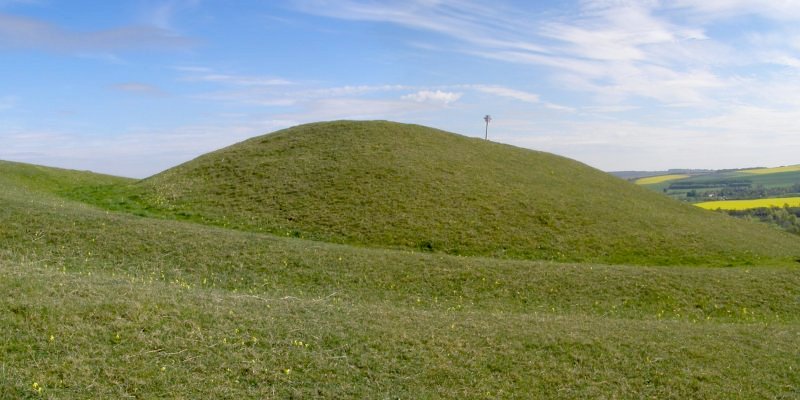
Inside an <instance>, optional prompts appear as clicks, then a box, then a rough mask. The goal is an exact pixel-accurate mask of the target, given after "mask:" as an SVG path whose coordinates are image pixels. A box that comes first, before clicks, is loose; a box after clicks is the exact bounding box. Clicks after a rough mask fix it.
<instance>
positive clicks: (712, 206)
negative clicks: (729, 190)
mask: <svg viewBox="0 0 800 400" xmlns="http://www.w3.org/2000/svg"><path fill="white" fill-rule="evenodd" d="M784 204H788V205H790V206H791V207H800V197H776V198H771V199H755V200H721V201H706V202H703V203H696V204H695V205H696V206H698V207H702V208H705V209H707V210H716V209H717V208H721V209H723V210H747V209H749V208H761V207H783V205H784Z"/></svg>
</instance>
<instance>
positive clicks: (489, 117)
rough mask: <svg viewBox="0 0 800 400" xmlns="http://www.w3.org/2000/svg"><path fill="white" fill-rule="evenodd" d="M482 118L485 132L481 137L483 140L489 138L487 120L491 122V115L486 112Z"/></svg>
mask: <svg viewBox="0 0 800 400" xmlns="http://www.w3.org/2000/svg"><path fill="white" fill-rule="evenodd" d="M483 120H484V121H486V134H485V136H484V137H483V139H484V140H489V122H492V116H491V115H489V114H486V116H485V117H483Z"/></svg>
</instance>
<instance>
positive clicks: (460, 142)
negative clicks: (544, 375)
mask: <svg viewBox="0 0 800 400" xmlns="http://www.w3.org/2000/svg"><path fill="white" fill-rule="evenodd" d="M98 193H105V196H106V198H105V199H102V200H98V201H95V202H96V203H98V204H100V203H102V204H105V206H111V207H113V206H114V204H115V203H114V202H115V201H114V200H113V199H112V198H113V197H114V196H117V197H118V198H119V199H121V200H119V201H123V202H131V201H133V202H134V203H136V207H139V208H141V209H144V210H146V212H147V213H151V214H160V215H171V216H176V217H180V218H185V219H191V220H196V221H201V222H204V223H211V224H217V225H222V226H228V227H235V228H237V229H242V230H251V231H259V232H269V233H273V234H278V235H291V236H298V237H304V238H311V239H314V240H322V241H330V242H338V243H348V244H358V245H365V246H373V247H375V246H377V247H392V248H408V249H416V250H423V251H439V252H445V253H450V254H461V255H480V256H491V257H507V258H524V259H547V260H559V261H591V262H603V263H631V264H713V265H727V264H743V263H744V264H747V263H754V262H759V263H763V262H764V261H765V260H767V259H773V260H774V259H790V258H791V257H793V256H797V255H798V254H800V241H798V239H797V238H795V237H791V236H789V235H786V234H783V233H780V232H776V231H774V230H772V229H769V228H767V227H763V226H761V225H756V224H754V223H745V222H740V221H735V220H733V219H732V218H729V217H726V216H723V215H717V214H715V213H712V212H708V211H704V210H699V209H696V208H695V207H691V206H689V205H684V204H680V203H678V202H675V201H672V200H670V199H668V198H665V197H664V196H661V195H659V194H657V193H652V192H650V191H648V190H645V189H643V188H640V187H637V186H636V185H633V184H631V183H629V182H625V181H623V180H620V179H618V178H615V177H613V176H611V175H609V174H606V173H603V172H601V171H598V170H596V169H593V168H590V167H588V166H586V165H584V164H581V163H578V162H576V161H573V160H570V159H566V158H563V157H559V156H556V155H553V154H548V153H543V152H537V151H532V150H527V149H522V148H517V147H513V146H509V145H503V144H498V143H493V142H489V141H484V140H480V139H475V138H467V137H464V136H460V135H456V134H452V133H448V132H444V131H440V130H436V129H431V128H427V127H423V126H417V125H406V124H399V123H393V122H384V121H373V122H351V121H337V122H325V123H315V124H308V125H302V126H297V127H294V128H290V129H286V130H282V131H278V132H275V133H272V134H268V135H264V136H260V137H255V138H252V139H250V140H246V141H244V142H241V143H238V144H235V145H233V146H230V147H227V148H224V149H221V150H218V151H215V152H212V153H209V154H206V155H203V156H201V157H198V158H197V159H195V160H192V161H190V162H187V163H185V164H182V165H180V166H177V167H175V168H172V169H169V170H167V171H164V172H162V173H160V174H158V175H155V176H153V177H151V178H148V179H145V180H143V181H141V182H139V183H137V184H133V185H127V186H125V188H120V187H119V186H117V187H114V188H113V189H111V190H109V189H102V188H99V189H98ZM77 195H78V196H84V197H87V196H86V194H85V193H83V194H81V193H77ZM92 196H95V195H92ZM92 196H88V197H90V198H91V197H92ZM95 197H96V198H99V197H98V196H95ZM100 197H102V196H100ZM109 204H111V205H109Z"/></svg>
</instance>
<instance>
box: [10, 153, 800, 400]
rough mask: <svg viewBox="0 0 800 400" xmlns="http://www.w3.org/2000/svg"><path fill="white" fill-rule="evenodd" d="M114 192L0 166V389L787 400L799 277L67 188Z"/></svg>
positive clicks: (790, 271)
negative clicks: (208, 210) (123, 199)
mask: <svg viewBox="0 0 800 400" xmlns="http://www.w3.org/2000/svg"><path fill="white" fill-rule="evenodd" d="M130 182H131V181H129V180H124V179H122V180H118V179H117V178H113V177H107V176H99V175H94V174H88V173H82V172H76V171H65V170H57V169H51V168H43V167H37V166H30V165H24V164H15V163H0V189H2V190H0V276H2V277H3V279H0V293H3V296H0V355H2V357H0V398H3V399H5V398H8V399H26V398H27V399H35V398H52V399H61V398H63V399H73V398H127V397H134V398H219V399H241V398H358V399H360V398H454V399H455V398H458V399H465V398H475V399H478V398H511V399H513V398H520V399H523V398H524V399H530V398H547V399H574V398H618V399H640V398H666V399H669V398H672V399H685V398H787V399H789V398H797V397H798V396H800V358H798V357H797V349H798V348H800V302H798V301H797V299H798V298H800V274H798V268H797V267H777V266H758V267H731V268H708V267H693V268H686V267H642V266H624V265H617V266H607V265H597V264H576V263H552V262H543V261H525V260H502V259H492V258H480V257H459V256H452V255H445V254H435V253H434V254H431V253H421V252H410V251H408V250H391V249H370V248H360V247H352V246H346V245H339V244H330V243H322V242H318V241H308V240H304V239H299V238H286V237H276V236H273V235H269V234H263V233H257V232H244V231H241V230H233V229H227V228H223V227H215V226H208V225H203V224H197V223H193V222H186V221H175V220H168V219H164V218H159V219H155V218H142V217H138V216H134V215H131V214H129V213H120V212H112V211H108V210H103V209H100V208H97V207H95V206H89V205H86V204H83V203H79V202H75V201H72V200H68V199H65V198H64V197H63V194H64V193H75V190H76V188H82V187H86V186H87V185H88V186H91V187H95V188H104V187H108V186H107V185H126V184H129V183H130ZM115 187H116V186H115ZM96 193H100V191H98V192H96ZM134 204H135V202H134ZM146 211H147V210H143V212H145V213H146Z"/></svg>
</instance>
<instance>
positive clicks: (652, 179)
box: [634, 174, 689, 185]
mask: <svg viewBox="0 0 800 400" xmlns="http://www.w3.org/2000/svg"><path fill="white" fill-rule="evenodd" d="M688 177H689V175H685V174H671V175H658V176H648V177H647V178H639V179H637V180H636V181H635V182H634V183H636V184H637V185H652V184H655V183H664V182H669V181H675V180H678V179H684V178H688Z"/></svg>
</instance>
